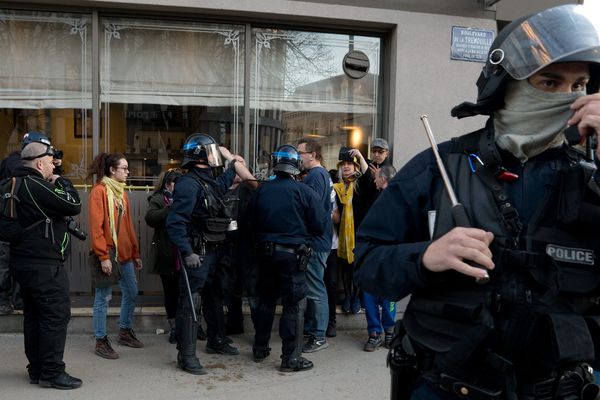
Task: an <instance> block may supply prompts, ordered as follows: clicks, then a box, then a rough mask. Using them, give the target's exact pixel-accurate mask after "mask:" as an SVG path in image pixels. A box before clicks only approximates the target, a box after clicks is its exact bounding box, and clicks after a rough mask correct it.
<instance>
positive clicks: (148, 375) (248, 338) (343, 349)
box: [0, 316, 390, 400]
mask: <svg viewBox="0 0 600 400" xmlns="http://www.w3.org/2000/svg"><path fill="white" fill-rule="evenodd" d="M363 318H364V316H363ZM366 336H367V335H366V330H358V331H354V330H350V331H338V336H337V337H335V338H330V339H328V341H329V348H327V349H324V350H321V351H319V352H317V353H311V354H305V356H306V357H307V358H308V359H310V360H311V361H313V362H314V363H315V367H314V368H313V369H312V370H309V371H305V372H297V373H283V372H280V371H279V370H278V369H277V367H278V366H279V363H280V358H279V356H280V354H281V341H280V340H279V338H278V335H277V333H276V332H273V338H272V343H271V347H272V348H273V351H272V354H271V356H270V357H269V358H267V359H266V360H265V361H264V362H263V363H260V364H257V363H254V362H253V361H252V358H251V346H252V340H253V337H252V335H250V334H245V335H238V336H232V338H233V339H234V340H235V345H236V346H238V347H239V349H240V352H241V354H240V355H239V356H222V355H210V354H206V353H205V351H204V345H205V342H200V341H199V342H198V351H197V353H198V356H199V358H200V360H201V362H202V364H203V365H204V366H205V368H206V369H207V371H208V374H207V375H203V376H194V375H190V374H187V373H185V372H182V371H181V370H179V369H177V368H176V365H175V357H176V350H175V346H174V345H171V344H169V343H168V342H167V338H166V335H152V334H143V335H139V337H140V339H141V340H142V341H143V342H144V343H145V345H146V347H145V348H143V349H132V348H128V347H123V346H120V345H118V344H116V343H114V342H113V346H114V348H115V350H116V351H117V352H119V354H120V356H121V358H120V359H118V360H105V359H103V358H100V357H98V356H96V355H94V353H93V348H94V341H93V339H92V337H91V335H83V334H69V336H68V338H67V346H66V352H65V357H64V359H65V362H66V364H67V372H69V373H71V374H72V375H74V376H76V377H78V378H80V379H82V380H83V386H82V387H81V388H80V389H76V390H70V391H61V390H56V389H45V388H41V387H39V386H37V385H30V384H29V383H28V377H27V372H26V369H25V366H26V365H27V359H26V358H25V354H24V351H23V335H21V334H15V333H4V334H0V360H1V362H0V399H2V400H12V399H19V400H39V399H44V400H45V399H48V400H54V399H56V400H59V399H60V400H68V399H85V400H107V399H132V400H137V399H144V400H154V399H156V400H158V399H170V400H185V399H193V400H199V399H211V400H213V399H214V400H220V399H223V400H224V399H227V400H271V399H272V400H280V399H281V400H296V399H297V400H321V399H324V400H337V399H339V400H342V399H343V400H347V399H387V398H389V390H390V378H389V376H390V375H389V370H388V369H387V368H386V366H385V358H386V355H387V350H385V349H378V350H377V351H375V352H373V353H367V352H365V351H363V350H362V346H363V344H364V342H365V340H366V339H367V337H366Z"/></svg>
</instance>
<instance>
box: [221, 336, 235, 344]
mask: <svg viewBox="0 0 600 400" xmlns="http://www.w3.org/2000/svg"><path fill="white" fill-rule="evenodd" d="M221 340H223V343H227V344H232V343H233V339H232V338H230V337H229V336H221Z"/></svg>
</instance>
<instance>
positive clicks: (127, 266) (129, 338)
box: [88, 153, 144, 359]
mask: <svg viewBox="0 0 600 400" xmlns="http://www.w3.org/2000/svg"><path fill="white" fill-rule="evenodd" d="M89 174H90V176H94V175H95V176H96V184H95V185H94V187H93V188H92V190H91V191H90V197H89V206H88V218H89V219H88V221H89V226H90V239H91V246H92V251H93V252H94V254H95V255H96V256H97V257H98V258H99V259H100V264H101V268H102V273H104V274H106V275H111V274H113V273H119V272H118V271H113V270H112V269H113V264H112V262H111V259H110V258H111V257H115V258H116V260H117V261H118V264H119V267H120V278H119V280H118V283H119V287H120V288H121V311H120V315H119V335H118V337H117V343H119V344H120V345H123V346H128V347H133V348H141V347H144V344H143V343H142V342H141V341H140V340H139V339H138V338H137V336H136V335H135V332H134V331H133V328H132V327H133V314H134V311H135V304H136V299H137V295H138V285H137V277H136V273H137V271H139V270H140V269H142V259H141V258H140V250H139V245H138V240H137V234H136V232H135V229H134V227H133V219H132V215H131V207H130V202H129V197H128V196H127V192H126V191H125V182H126V181H127V177H128V176H129V164H128V162H127V159H126V158H125V156H124V155H123V154H121V153H100V154H98V155H97V156H96V157H95V158H94V160H93V161H92V165H91V167H90V170H89ZM111 298H112V287H110V286H106V287H104V286H103V287H96V288H94V310H93V323H94V337H95V338H96V346H95V349H94V352H95V354H96V355H98V356H100V357H103V358H107V359H117V358H119V354H118V353H117V352H116V351H115V350H114V349H113V347H112V345H111V342H110V339H109V338H108V334H107V330H106V317H107V313H108V304H109V302H110V299H111Z"/></svg>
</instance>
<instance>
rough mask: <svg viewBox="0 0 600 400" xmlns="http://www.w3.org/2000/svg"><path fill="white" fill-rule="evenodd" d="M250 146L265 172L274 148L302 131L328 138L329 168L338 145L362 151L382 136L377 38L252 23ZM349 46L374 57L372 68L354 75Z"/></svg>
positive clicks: (258, 167) (255, 162)
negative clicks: (348, 64) (346, 64)
mask: <svg viewBox="0 0 600 400" xmlns="http://www.w3.org/2000/svg"><path fill="white" fill-rule="evenodd" d="M252 35H253V36H252V37H253V43H254V48H253V49H252V51H253V60H254V63H253V65H252V82H251V92H250V98H251V103H250V106H251V113H252V116H251V124H252V126H251V132H250V134H251V140H250V143H251V148H250V155H251V158H252V163H251V165H253V167H254V168H255V170H256V171H257V173H259V174H260V175H261V176H262V177H264V176H266V175H268V173H269V171H268V162H269V154H270V153H271V152H272V151H273V150H274V149H275V148H276V147H277V146H278V145H281V144H285V143H291V144H296V143H297V141H298V140H299V139H300V138H302V137H311V138H315V139H317V140H318V141H319V142H320V143H321V145H322V146H323V156H324V161H325V166H326V167H327V168H335V165H336V163H337V157H338V152H339V148H340V147H341V146H350V147H357V148H359V149H360V150H361V151H362V152H363V153H364V154H365V156H367V154H366V151H367V149H368V143H369V142H370V140H371V139H372V138H373V137H375V136H378V135H379V134H380V132H379V126H378V124H379V123H378V96H377V93H378V83H379V57H380V54H379V52H380V39H379V38H373V37H365V36H352V35H338V34H325V33H315V32H300V31H282V30H274V29H253V31H252ZM350 50H360V51H362V52H363V53H364V54H366V56H367V57H368V59H369V63H370V66H369V71H368V73H367V74H366V75H365V76H364V77H362V78H360V79H352V78H350V77H349V76H347V75H346V74H345V73H344V71H343V69H342V61H343V58H344V56H345V55H346V53H348V52H349V51H350Z"/></svg>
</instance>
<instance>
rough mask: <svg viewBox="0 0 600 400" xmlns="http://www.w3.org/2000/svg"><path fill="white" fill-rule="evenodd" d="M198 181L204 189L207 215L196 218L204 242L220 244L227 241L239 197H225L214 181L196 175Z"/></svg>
mask: <svg viewBox="0 0 600 400" xmlns="http://www.w3.org/2000/svg"><path fill="white" fill-rule="evenodd" d="M194 177H195V178H196V181H197V182H198V183H199V184H200V186H202V188H203V189H204V207H203V208H204V211H205V212H206V214H205V215H202V216H199V217H198V218H195V225H196V226H197V227H198V229H197V230H198V231H199V233H200V234H201V235H202V240H203V241H204V242H207V243H212V244H218V243H222V242H224V241H225V239H226V232H227V229H228V227H229V225H230V223H231V221H232V220H233V219H235V216H234V215H232V214H233V213H234V212H235V206H236V205H237V197H235V196H234V198H232V197H231V196H225V195H222V194H220V193H219V190H218V188H217V186H216V183H215V181H214V180H213V179H210V178H208V177H205V176H204V175H202V174H199V173H196V174H195V175H194Z"/></svg>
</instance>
